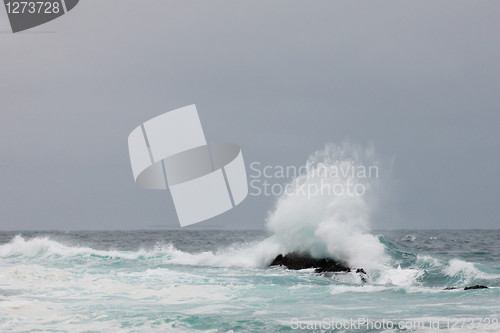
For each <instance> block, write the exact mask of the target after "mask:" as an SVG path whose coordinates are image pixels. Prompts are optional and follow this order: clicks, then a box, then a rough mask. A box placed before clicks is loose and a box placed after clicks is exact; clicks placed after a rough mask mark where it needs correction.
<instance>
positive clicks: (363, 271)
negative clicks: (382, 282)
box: [356, 268, 366, 274]
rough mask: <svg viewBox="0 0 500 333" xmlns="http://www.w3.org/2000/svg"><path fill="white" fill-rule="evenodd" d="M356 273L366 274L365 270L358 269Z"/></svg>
mask: <svg viewBox="0 0 500 333" xmlns="http://www.w3.org/2000/svg"><path fill="white" fill-rule="evenodd" d="M356 273H363V274H366V272H365V270H364V269H363V268H358V269H357V270H356Z"/></svg>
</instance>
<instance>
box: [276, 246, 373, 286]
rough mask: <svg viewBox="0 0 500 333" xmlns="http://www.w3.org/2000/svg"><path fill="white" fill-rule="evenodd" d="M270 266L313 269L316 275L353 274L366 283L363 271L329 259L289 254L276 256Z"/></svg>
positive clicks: (297, 253) (294, 253) (295, 253)
mask: <svg viewBox="0 0 500 333" xmlns="http://www.w3.org/2000/svg"><path fill="white" fill-rule="evenodd" d="M270 266H285V267H286V268H288V269H294V270H299V269H306V268H314V271H315V272H316V273H327V272H331V273H342V272H344V273H347V272H355V273H358V274H359V275H360V276H361V280H362V281H363V282H366V278H367V274H366V272H365V270H364V269H362V268H357V269H351V268H350V267H348V266H347V265H345V264H343V263H341V262H338V261H335V260H333V259H331V258H313V257H312V256H311V255H309V254H307V253H299V252H291V253H288V254H286V255H282V254H280V255H278V256H277V257H276V258H274V260H273V261H272V262H271V265H270Z"/></svg>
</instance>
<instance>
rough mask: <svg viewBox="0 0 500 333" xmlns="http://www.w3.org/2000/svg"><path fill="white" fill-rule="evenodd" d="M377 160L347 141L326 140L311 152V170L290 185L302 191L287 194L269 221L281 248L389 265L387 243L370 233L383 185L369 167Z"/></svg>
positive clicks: (354, 264)
mask: <svg viewBox="0 0 500 333" xmlns="http://www.w3.org/2000/svg"><path fill="white" fill-rule="evenodd" d="M376 163H377V161H376V159H375V152H374V149H373V148H363V147H361V146H359V145H356V144H352V143H349V142H344V143H343V144H341V145H335V144H327V145H326V146H325V147H324V148H323V149H322V150H319V151H317V152H315V153H314V154H312V155H311V156H310V157H309V158H308V160H307V163H306V170H307V173H306V174H304V175H300V176H298V177H296V178H295V179H293V180H292V184H291V185H292V186H291V187H292V188H294V189H298V190H297V191H293V192H291V193H287V192H286V193H284V194H283V195H282V197H281V198H279V199H278V202H277V204H276V207H275V208H274V210H273V211H272V212H271V213H270V214H269V217H268V219H267V228H268V229H269V230H270V231H271V232H272V233H273V235H274V236H273V237H274V239H275V240H276V241H277V242H278V243H279V244H280V245H281V246H282V248H283V250H284V251H285V252H291V251H301V252H308V253H310V254H311V255H313V256H314V257H318V258H320V257H330V258H334V259H336V260H339V261H343V262H345V263H347V264H348V265H350V266H351V267H358V268H360V267H362V268H365V269H377V268H380V266H381V265H385V264H386V263H387V262H388V258H387V256H386V255H385V253H384V245H383V244H382V243H381V242H380V241H379V239H378V238H377V237H376V236H374V235H372V234H371V233H370V213H371V210H372V208H373V207H372V205H374V204H376V197H375V196H376V193H377V187H380V185H381V184H380V179H379V178H372V177H375V176H378V173H377V174H376V175H370V174H369V173H368V171H366V170H369V168H370V167H377V164H376ZM363 169H364V170H365V172H362V171H363ZM370 176H371V177H370ZM300 189H303V190H302V191H301V190H300ZM356 189H357V190H356Z"/></svg>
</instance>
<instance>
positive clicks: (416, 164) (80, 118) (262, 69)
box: [0, 0, 500, 229]
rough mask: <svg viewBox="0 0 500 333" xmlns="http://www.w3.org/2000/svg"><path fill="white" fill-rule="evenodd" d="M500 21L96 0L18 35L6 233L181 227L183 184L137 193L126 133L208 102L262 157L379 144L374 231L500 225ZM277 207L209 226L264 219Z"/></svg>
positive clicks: (485, 7)
mask: <svg viewBox="0 0 500 333" xmlns="http://www.w3.org/2000/svg"><path fill="white" fill-rule="evenodd" d="M0 12H1V13H0V30H1V31H4V32H6V31H9V29H10V28H9V26H8V21H7V16H6V14H5V12H3V11H0ZM499 14H500V4H499V3H498V2H495V1H482V2H479V3H478V2H467V1H440V2H435V1H418V2H404V3H403V2H399V1H384V2H354V3H353V2H333V1H315V2H314V3H310V2H308V3H306V2H303V1H252V2H234V1H211V2H205V1H189V2H186V1H131V0H120V1H118V0H109V1H97V0H88V1H84V2H80V4H79V5H78V6H77V7H76V8H75V9H74V10H72V11H71V12H70V13H69V14H67V15H65V16H63V17H61V18H59V19H57V20H54V21H52V22H50V23H48V24H46V25H43V26H41V27H39V28H35V29H34V30H31V31H27V32H23V33H19V34H15V35H13V34H9V33H2V34H0V43H1V45H2V53H1V58H0V59H1V60H2V61H1V62H0V77H1V80H0V112H1V113H0V115H1V116H0V170H1V171H2V176H1V178H0V179H1V181H0V202H1V204H0V208H1V209H0V229H96V228H97V229H101V228H104V229H129V228H134V229H138V228H148V227H150V226H153V225H156V226H159V225H164V226H175V225H177V224H178V222H177V219H176V216H175V210H174V207H173V204H172V202H171V198H170V196H169V194H168V192H156V191H143V190H140V189H138V188H137V187H136V186H135V184H134V182H133V178H132V173H131V171H130V166H129V158H128V150H127V136H128V134H129V132H130V131H131V130H132V129H133V128H135V127H136V126H137V125H138V124H140V123H141V122H143V121H145V120H147V119H150V118H152V117H154V116H156V115H158V114H161V113H163V112H166V111H168V110H171V109H174V108H177V107H181V106H184V105H188V104H192V103H196V104H197V107H198V110H199V113H200V117H201V120H202V122H203V126H204V130H205V133H206V136H207V139H208V140H226V141H231V142H236V143H238V144H239V145H240V146H241V148H242V151H243V154H244V158H245V160H246V162H247V164H249V163H250V162H251V161H260V162H262V163H263V164H265V163H268V164H291V165H301V164H302V163H303V162H304V161H305V160H306V158H307V156H308V155H309V154H310V153H312V152H313V151H315V150H316V149H319V148H321V147H322V146H323V145H324V144H325V143H326V142H339V141H342V140H344V139H350V140H352V141H354V142H359V143H362V144H368V143H370V142H373V143H374V145H375V147H376V149H377V151H378V153H379V155H381V156H382V157H384V158H386V159H388V160H389V159H391V158H393V157H394V160H395V162H394V165H393V168H392V173H391V174H390V179H388V180H387V181H388V182H389V183H391V184H394V186H392V187H391V188H390V189H389V192H390V195H389V197H391V198H392V200H388V201H387V202H386V204H385V206H384V207H383V208H384V209H383V212H382V213H380V214H379V215H377V216H376V218H375V221H374V226H375V227H381V228H384V227H396V228H454V227H455V228H476V227H481V228H497V227H498V222H497V219H498V218H497V216H498V215H499V213H500V211H499V210H500V208H499V205H498V204H497V203H498V199H499V195H498V188H499V187H500V177H498V176H497V172H498V170H499V167H500V160H499V156H500V154H499V148H498V144H497V142H499V141H500V134H499V132H498V130H497V128H498V123H499V120H500V113H499V112H498V111H499V109H500V100H499V98H498V91H499V88H500V65H499V62H498V59H500V47H499V45H500V37H499V34H498V31H499V28H500V23H499V21H498V16H499ZM383 175H384V174H383V170H382V176H383ZM386 175H387V177H389V174H388V173H386ZM273 202H274V200H273V198H269V197H259V198H255V197H249V198H247V200H246V201H245V202H243V203H242V204H241V205H240V206H238V207H237V208H236V209H233V210H232V211H230V212H228V213H226V214H224V215H222V216H220V217H217V218H215V219H213V220H212V221H209V222H207V223H206V224H205V225H207V226H211V225H222V226H229V227H231V226H236V227H249V228H253V227H261V226H263V224H264V218H265V216H266V213H267V211H268V210H269V209H270V208H271V207H272V205H273Z"/></svg>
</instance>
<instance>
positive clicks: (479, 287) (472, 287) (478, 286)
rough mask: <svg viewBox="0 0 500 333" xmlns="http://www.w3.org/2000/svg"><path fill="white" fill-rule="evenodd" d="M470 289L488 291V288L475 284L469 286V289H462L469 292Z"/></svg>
mask: <svg viewBox="0 0 500 333" xmlns="http://www.w3.org/2000/svg"><path fill="white" fill-rule="evenodd" d="M471 289H488V287H486V286H482V285H479V284H476V285H475V286H470V287H465V288H464V290H471Z"/></svg>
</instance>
